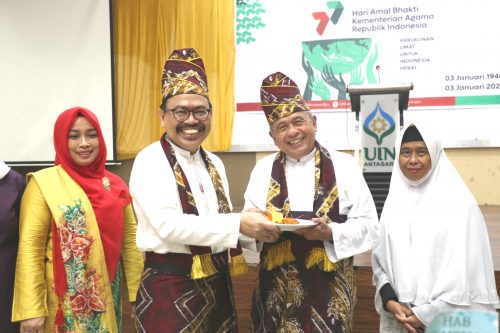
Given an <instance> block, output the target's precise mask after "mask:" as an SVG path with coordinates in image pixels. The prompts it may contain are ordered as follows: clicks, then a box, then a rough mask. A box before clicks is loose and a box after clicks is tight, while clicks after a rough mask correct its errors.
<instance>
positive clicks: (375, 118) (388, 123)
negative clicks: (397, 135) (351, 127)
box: [363, 103, 396, 145]
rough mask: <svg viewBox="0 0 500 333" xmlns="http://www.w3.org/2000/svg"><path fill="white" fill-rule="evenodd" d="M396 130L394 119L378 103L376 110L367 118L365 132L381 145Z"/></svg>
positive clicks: (364, 126) (364, 125)
mask: <svg viewBox="0 0 500 333" xmlns="http://www.w3.org/2000/svg"><path fill="white" fill-rule="evenodd" d="M395 129H396V123H395V122H394V119H393V118H392V117H391V116H390V115H389V114H388V113H387V112H385V111H384V110H383V109H382V108H381V107H380V104H379V103H377V106H376V107H375V109H374V110H373V111H372V112H371V113H370V114H369V115H368V117H366V119H365V122H364V124H363V130H364V131H365V133H366V134H368V135H369V136H371V137H373V138H375V140H376V141H377V144H378V145H380V144H381V143H382V141H383V140H384V138H385V137H387V136H388V135H390V134H391V133H392V132H394V130H395Z"/></svg>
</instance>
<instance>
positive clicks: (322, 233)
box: [293, 218, 333, 241]
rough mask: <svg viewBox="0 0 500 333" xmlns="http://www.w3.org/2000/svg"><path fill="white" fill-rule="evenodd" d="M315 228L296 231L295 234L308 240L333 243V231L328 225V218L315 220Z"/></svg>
mask: <svg viewBox="0 0 500 333" xmlns="http://www.w3.org/2000/svg"><path fill="white" fill-rule="evenodd" d="M312 221H313V222H314V223H316V225H315V226H312V227H307V228H301V229H296V230H294V231H293V232H294V233H296V234H297V235H301V236H302V237H304V238H305V239H307V240H320V241H332V240H333V234H332V229H331V228H330V227H329V226H328V225H327V224H326V218H324V219H322V218H313V219H312Z"/></svg>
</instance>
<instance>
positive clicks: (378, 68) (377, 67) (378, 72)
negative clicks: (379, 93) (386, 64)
mask: <svg viewBox="0 0 500 333" xmlns="http://www.w3.org/2000/svg"><path fill="white" fill-rule="evenodd" d="M375 69H376V70H377V76H378V83H379V84H380V66H379V65H377V66H375Z"/></svg>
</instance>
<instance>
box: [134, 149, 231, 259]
mask: <svg viewBox="0 0 500 333" xmlns="http://www.w3.org/2000/svg"><path fill="white" fill-rule="evenodd" d="M172 147H173V149H174V151H175V156H176V158H177V161H178V162H179V164H180V166H181V168H182V170H183V171H184V173H185V175H186V178H187V180H188V182H189V185H190V187H191V191H192V193H193V197H194V200H195V202H196V207H197V209H198V214H199V215H198V216H196V215H193V214H184V213H183V211H182V204H181V201H180V199H179V192H178V189H177V183H176V181H175V177H174V174H173V171H172V168H171V167H170V164H169V162H168V160H167V158H166V156H165V153H164V152H163V148H162V147H161V144H160V142H159V141H158V142H155V143H153V144H151V145H149V146H147V147H146V148H144V149H143V150H142V151H141V152H139V154H138V155H137V157H136V159H135V161H134V165H133V168H132V173H131V176H130V192H131V194H132V198H133V204H134V209H135V212H136V215H137V221H138V225H137V246H138V248H139V249H140V250H141V251H152V252H156V253H167V252H176V253H191V251H190V250H189V245H199V246H211V247H212V249H213V251H214V252H219V251H221V250H223V249H224V248H228V247H232V248H234V247H236V244H237V241H238V236H239V235H240V234H239V229H240V217H239V214H219V213H218V204H217V195H216V192H215V188H214V185H213V184H212V180H211V178H210V175H209V173H208V170H207V168H206V166H205V163H204V161H203V158H202V157H201V154H200V152H199V151H197V152H196V153H195V154H194V155H191V153H190V152H189V151H186V150H184V149H181V148H179V147H177V146H175V145H174V144H172ZM207 154H208V156H209V157H210V159H211V160H212V162H213V164H214V165H215V167H216V168H217V171H218V172H219V175H220V177H221V179H222V183H223V186H224V190H225V192H226V195H227V198H228V200H229V205H230V206H231V200H230V198H229V187H228V183H227V177H226V172H225V169H224V165H223V164H222V161H221V160H220V159H219V158H218V157H217V156H215V155H214V154H211V153H209V152H207Z"/></svg>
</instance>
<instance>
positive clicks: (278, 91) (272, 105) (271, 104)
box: [260, 72, 309, 125]
mask: <svg viewBox="0 0 500 333" xmlns="http://www.w3.org/2000/svg"><path fill="white" fill-rule="evenodd" d="M260 100H261V102H262V109H263V110H264V113H265V115H266V118H267V122H268V123H269V125H272V123H274V122H275V121H276V120H278V119H281V118H284V117H288V116H289V115H291V114H292V113H293V112H301V111H309V107H308V106H307V105H306V103H305V102H304V99H303V98H302V95H301V94H300V90H299V88H298V87H297V84H296V83H295V82H293V80H292V79H290V78H289V77H288V76H286V75H285V74H283V73H280V72H276V73H273V74H271V75H268V76H267V77H266V78H265V79H264V80H263V81H262V86H261V87H260Z"/></svg>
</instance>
